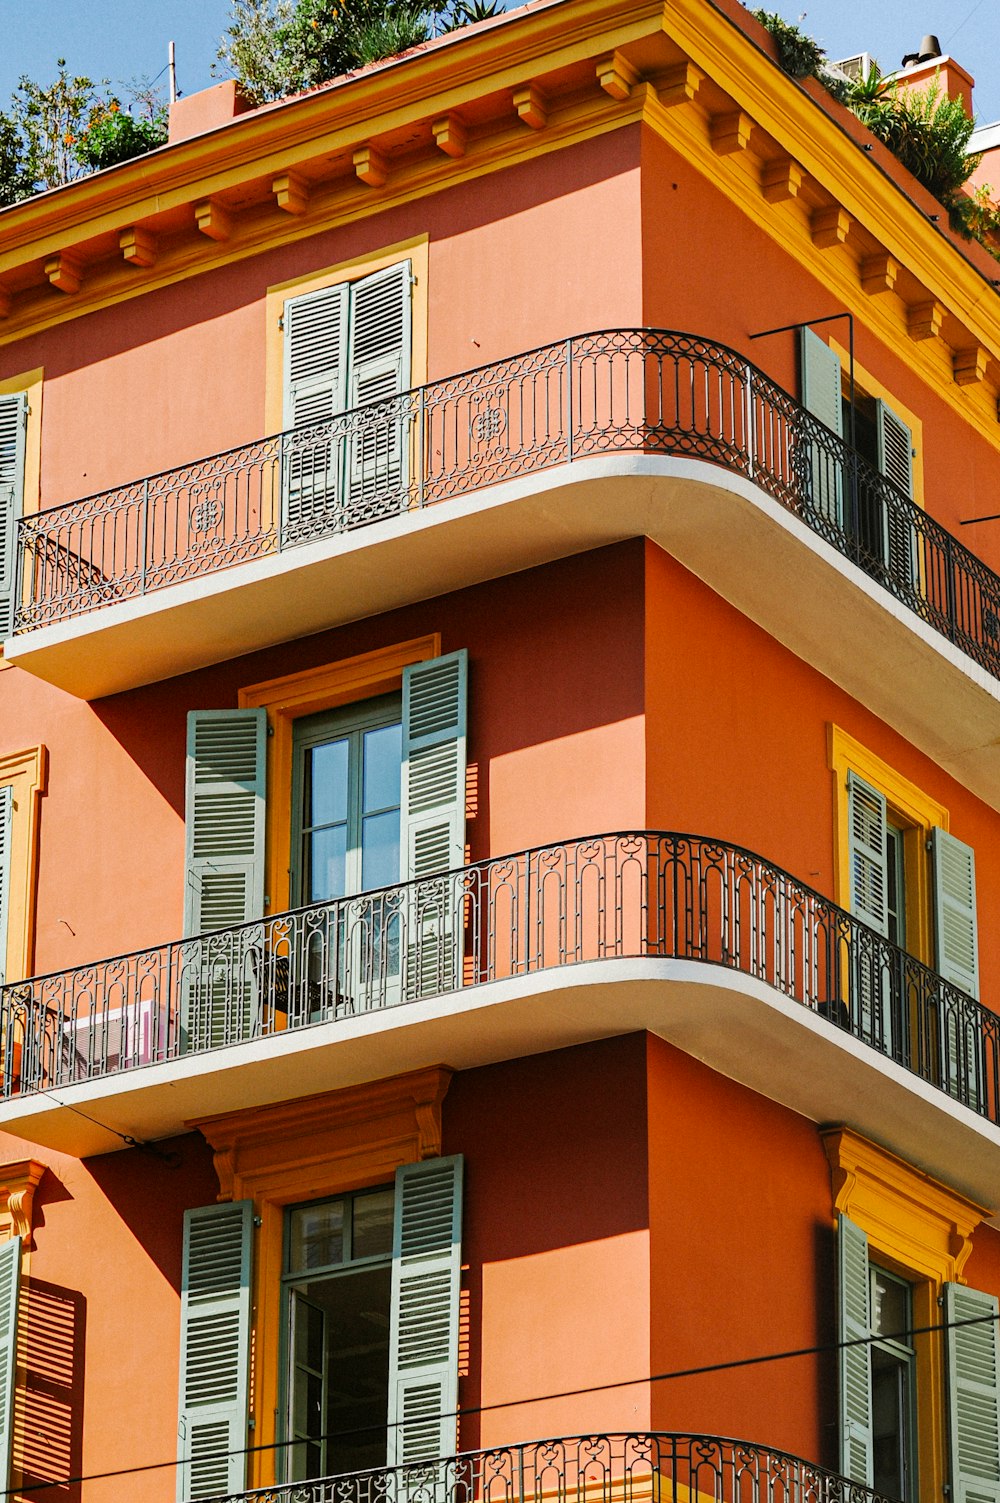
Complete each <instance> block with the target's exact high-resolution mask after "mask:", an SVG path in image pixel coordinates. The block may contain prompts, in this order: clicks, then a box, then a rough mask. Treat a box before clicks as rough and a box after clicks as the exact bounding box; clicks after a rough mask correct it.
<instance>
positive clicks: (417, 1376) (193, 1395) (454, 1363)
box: [178, 1157, 462, 1499]
mask: <svg viewBox="0 0 1000 1503" xmlns="http://www.w3.org/2000/svg"><path fill="white" fill-rule="evenodd" d="M316 1172H317V1173H319V1172H321V1171H316ZM461 1207H462V1160H461V1158H460V1157H454V1158H435V1159H425V1160H422V1161H420V1162H415V1163H405V1164H402V1165H401V1166H400V1167H399V1168H398V1169H397V1170H396V1174H395V1180H394V1183H393V1184H392V1185H388V1186H386V1185H381V1186H375V1187H372V1188H371V1189H366V1190H364V1191H360V1192H351V1193H348V1194H341V1195H338V1196H336V1197H332V1198H327V1199H324V1200H319V1201H313V1202H308V1203H293V1204H292V1205H291V1206H289V1207H288V1208H287V1209H286V1211H285V1214H284V1238H283V1241H284V1255H283V1266H282V1272H281V1303H282V1307H283V1312H284V1313H283V1339H282V1342H281V1344H280V1350H277V1351H274V1350H271V1351H266V1352H264V1353H261V1352H260V1351H259V1350H258V1358H257V1361H258V1362H260V1361H264V1362H270V1363H273V1364H275V1365H276V1366H279V1367H280V1368H281V1381H280V1382H279V1385H278V1392H279V1395H280V1396H281V1402H280V1408H281V1411H282V1413H283V1420H282V1421H281V1422H280V1423H279V1427H278V1431H277V1434H276V1437H275V1438H276V1441H277V1444H278V1449H279V1452H280V1453H281V1454H282V1455H283V1456H284V1457H285V1459H284V1460H283V1461H282V1462H280V1463H279V1464H278V1466H277V1467H276V1470H277V1472H278V1475H279V1476H280V1475H281V1474H282V1473H284V1474H285V1478H286V1480H289V1481H301V1480H305V1479H307V1478H314V1477H320V1476H329V1475H330V1474H331V1472H333V1471H336V1472H340V1471H350V1470H356V1469H359V1468H366V1467H370V1466H381V1465H388V1466H396V1465H405V1464H407V1463H410V1462H416V1461H423V1460H431V1459H434V1458H436V1457H438V1456H442V1455H446V1454H448V1453H449V1452H450V1451H453V1450H454V1446H455V1435H456V1426H455V1414H456V1410H457V1405H458V1310H459V1280H460V1273H461V1214H462V1212H461ZM253 1222H254V1203H253V1201H251V1200H243V1201H239V1202H233V1203H231V1204H228V1205H214V1206H204V1207H199V1208H197V1209H195V1210H192V1211H188V1212H187V1213H186V1215H185V1237H184V1259H183V1271H182V1303H181V1324H182V1336H181V1374H180V1426H179V1434H180V1437H181V1455H180V1461H181V1465H180V1467H179V1469H178V1470H179V1478H178V1497H179V1498H181V1499H188V1498H189V1499H199V1498H209V1497H212V1496H214V1495H215V1494H218V1493H225V1492H236V1491H240V1490H242V1489H243V1488H244V1487H245V1486H246V1454H245V1447H246V1444H247V1441H246V1437H247V1430H248V1424H249V1418H250V1414H249V1368H250V1356H249V1354H250V1347H251V1340H252V1337H253V1331H252V1327H251V1297H250V1291H251V1279H252V1249H253V1240H254V1232H253ZM269 1297H270V1296H269V1294H268V1296H267V1298H266V1299H265V1301H264V1302H265V1303H267V1302H268V1300H269ZM403 1311H405V1320H404V1319H403V1318H402V1312H403Z"/></svg>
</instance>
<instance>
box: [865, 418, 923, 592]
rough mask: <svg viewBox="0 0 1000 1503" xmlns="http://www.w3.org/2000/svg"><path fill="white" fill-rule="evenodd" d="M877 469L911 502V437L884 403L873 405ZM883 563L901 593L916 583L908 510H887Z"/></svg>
mask: <svg viewBox="0 0 1000 1503" xmlns="http://www.w3.org/2000/svg"><path fill="white" fill-rule="evenodd" d="M875 425H876V431H877V434H878V467H879V470H880V471H881V473H882V474H883V475H884V476H885V478H886V480H889V481H891V482H892V484H893V485H894V486H895V487H896V489H897V490H898V491H902V493H903V495H904V496H906V497H907V498H908V499H909V500H911V501H912V500H913V435H912V433H911V432H910V430H909V428H908V427H907V426H906V424H905V423H904V422H903V420H902V418H898V417H897V416H896V414H895V413H894V412H893V410H892V408H891V407H887V406H886V404H885V402H882V401H877V402H876V403H875ZM883 536H884V542H883V546H884V550H885V553H884V562H885V563H886V565H887V567H888V570H889V576H890V579H891V580H892V581H894V582H895V583H896V584H898V585H901V586H902V587H903V588H904V589H911V588H912V586H913V583H914V580H915V579H916V572H917V570H916V561H917V537H916V533H915V530H914V527H913V521H912V512H911V511H910V509H909V508H908V507H904V506H889V507H888V508H887V511H886V516H885V523H884V529H883Z"/></svg>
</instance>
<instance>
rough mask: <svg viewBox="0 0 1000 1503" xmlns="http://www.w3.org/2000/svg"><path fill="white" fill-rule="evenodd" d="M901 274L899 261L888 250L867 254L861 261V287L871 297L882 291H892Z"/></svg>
mask: <svg viewBox="0 0 1000 1503" xmlns="http://www.w3.org/2000/svg"><path fill="white" fill-rule="evenodd" d="M898 276H899V262H898V261H897V260H896V258H895V257H894V256H890V255H889V254H888V253H887V252H886V251H879V252H878V254H877V255H874V256H866V257H865V258H864V260H863V261H862V262H861V288H862V291H863V292H866V293H867V294H868V296H869V297H876V296H877V295H878V294H879V293H880V292H892V290H893V288H894V287H895V285H896V278H897V277H898Z"/></svg>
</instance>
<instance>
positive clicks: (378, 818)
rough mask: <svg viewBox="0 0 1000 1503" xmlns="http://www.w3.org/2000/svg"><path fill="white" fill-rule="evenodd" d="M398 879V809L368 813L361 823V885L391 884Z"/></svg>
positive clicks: (369, 889)
mask: <svg viewBox="0 0 1000 1503" xmlns="http://www.w3.org/2000/svg"><path fill="white" fill-rule="evenodd" d="M398 881H399V810H398V809H393V810H392V811H391V813H389V814H369V815H368V816H367V817H366V818H365V820H364V822H363V824H362V826H361V885H362V887H363V888H364V890H365V891H366V892H370V891H371V889H372V888H373V887H390V886H391V885H392V884H393V882H398Z"/></svg>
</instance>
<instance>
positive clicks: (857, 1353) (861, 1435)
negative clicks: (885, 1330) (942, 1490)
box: [837, 1216, 874, 1487]
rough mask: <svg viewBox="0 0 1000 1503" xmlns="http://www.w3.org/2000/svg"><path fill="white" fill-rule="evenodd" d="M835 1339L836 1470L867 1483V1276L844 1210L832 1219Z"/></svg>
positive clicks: (863, 1245) (870, 1442)
mask: <svg viewBox="0 0 1000 1503" xmlns="http://www.w3.org/2000/svg"><path fill="white" fill-rule="evenodd" d="M837 1318H838V1328H837V1339H838V1341H840V1342H841V1343H848V1342H858V1343H859V1345H857V1346H850V1345H843V1344H842V1345H841V1347H840V1353H839V1379H840V1470H841V1472H842V1473H843V1475H844V1476H845V1477H849V1478H850V1480H851V1481H852V1482H860V1483H861V1484H862V1485H863V1486H865V1487H871V1486H872V1477H873V1467H874V1456H873V1447H874V1434H873V1422H872V1354H871V1346H870V1345H869V1341H868V1338H869V1337H870V1336H871V1326H872V1321H871V1280H870V1277H869V1270H868V1238H867V1237H866V1236H865V1234H864V1232H863V1231H862V1230H861V1228H860V1227H859V1226H855V1224H854V1222H853V1221H850V1220H849V1219H848V1218H847V1217H846V1216H840V1217H839V1218H838V1222H837Z"/></svg>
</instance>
